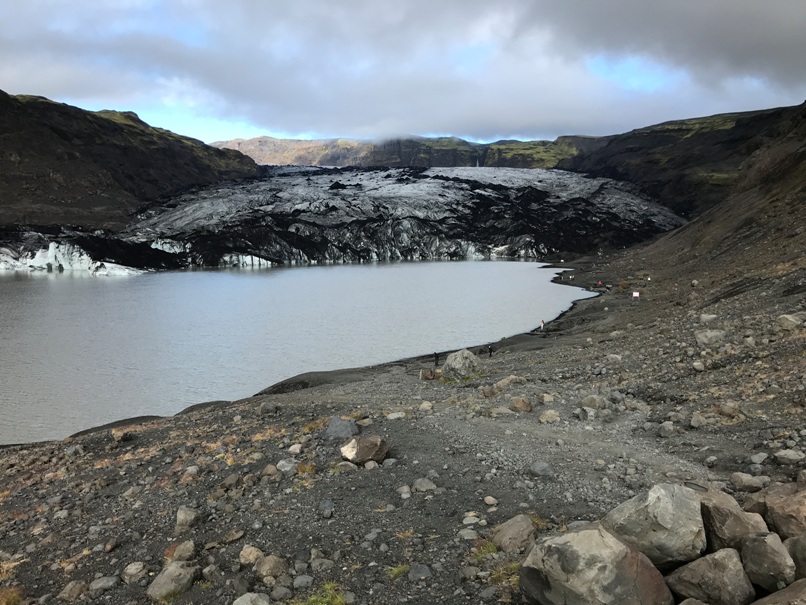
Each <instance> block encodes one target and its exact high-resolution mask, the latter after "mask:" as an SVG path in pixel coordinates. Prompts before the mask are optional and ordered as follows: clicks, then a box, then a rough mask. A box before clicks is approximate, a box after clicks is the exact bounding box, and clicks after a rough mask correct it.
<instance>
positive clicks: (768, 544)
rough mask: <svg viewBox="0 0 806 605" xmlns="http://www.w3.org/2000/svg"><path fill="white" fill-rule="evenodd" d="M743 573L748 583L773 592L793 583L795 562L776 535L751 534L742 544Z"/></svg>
mask: <svg viewBox="0 0 806 605" xmlns="http://www.w3.org/2000/svg"><path fill="white" fill-rule="evenodd" d="M741 555H742V561H743V562H744V571H745V573H746V574H747V577H748V578H750V581H751V582H752V583H753V584H755V585H756V586H760V587H761V588H763V589H764V590H766V591H767V592H775V591H776V590H780V589H781V588H784V587H786V586H789V585H790V584H791V583H792V582H794V581H795V562H794V561H793V560H792V557H791V556H790V555H789V552H788V551H787V549H786V548H785V547H784V545H783V543H782V542H781V538H779V537H778V534H773V533H767V534H753V535H751V536H747V537H746V538H745V539H744V541H743V542H742V550H741Z"/></svg>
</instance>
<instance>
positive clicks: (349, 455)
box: [339, 435, 389, 464]
mask: <svg viewBox="0 0 806 605" xmlns="http://www.w3.org/2000/svg"><path fill="white" fill-rule="evenodd" d="M339 451H340V452H341V455H342V456H343V457H344V459H345V460H347V461H348V462H352V463H353V464H364V463H366V462H369V461H370V460H374V461H375V462H383V459H384V458H386V454H387V453H389V445H388V444H387V443H386V441H385V440H384V439H383V438H382V437H381V436H380V435H370V436H368V437H364V436H360V437H351V438H350V439H348V440H347V441H346V442H345V443H343V444H342V445H341V446H340V447H339Z"/></svg>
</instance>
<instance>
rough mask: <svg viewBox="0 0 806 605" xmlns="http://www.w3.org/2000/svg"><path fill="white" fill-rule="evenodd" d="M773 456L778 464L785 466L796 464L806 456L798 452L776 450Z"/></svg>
mask: <svg viewBox="0 0 806 605" xmlns="http://www.w3.org/2000/svg"><path fill="white" fill-rule="evenodd" d="M773 456H774V457H775V461H776V462H777V463H778V464H786V465H789V464H797V463H799V462H800V461H801V460H803V459H804V458H806V454H804V453H803V452H800V451H798V450H778V451H777V452H775V453H774V454H773Z"/></svg>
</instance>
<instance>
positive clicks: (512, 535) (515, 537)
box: [491, 515, 535, 553]
mask: <svg viewBox="0 0 806 605" xmlns="http://www.w3.org/2000/svg"><path fill="white" fill-rule="evenodd" d="M534 535H535V525H534V523H532V519H531V518H530V517H529V516H528V515H518V516H516V517H512V518H511V519H509V520H508V521H505V522H504V523H502V524H501V525H499V526H498V527H496V528H495V529H494V530H493V532H492V534H491V540H492V542H493V544H495V545H496V546H497V547H498V548H500V549H501V550H503V551H504V552H508V553H512V552H523V551H524V550H525V549H526V547H527V546H529V544H531V542H532V540H533V538H534Z"/></svg>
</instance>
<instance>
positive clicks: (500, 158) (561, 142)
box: [213, 107, 801, 217]
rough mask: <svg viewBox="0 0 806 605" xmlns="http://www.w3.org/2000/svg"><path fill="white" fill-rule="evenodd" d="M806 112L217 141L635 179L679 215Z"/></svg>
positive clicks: (331, 160) (714, 197) (713, 198)
mask: <svg viewBox="0 0 806 605" xmlns="http://www.w3.org/2000/svg"><path fill="white" fill-rule="evenodd" d="M800 110H801V108H800V107H783V108H777V109H767V110H759V111H749V112H743V113H729V114H719V115H715V116H709V117H701V118H692V119H687V120H676V121H671V122H664V123H662V124H657V125H654V126H647V127H645V128H639V129H637V130H633V131H630V132H627V133H624V134H618V135H613V136H606V137H584V136H564V137H559V138H558V139H556V140H555V141H515V140H506V141H497V142H495V143H489V144H480V143H471V142H468V141H465V140H463V139H459V138H455V137H445V138H433V139H429V138H421V137H410V138H402V139H393V140H389V141H383V142H367V141H355V140H350V139H328V140H319V141H296V140H288V139H273V138H271V137H258V138H255V139H249V140H243V139H236V140H233V141H224V142H217V143H213V145H215V146H217V147H222V148H229V149H237V150H238V151H241V152H242V153H244V154H246V155H248V156H250V157H252V158H253V159H254V160H255V161H256V162H257V163H259V164H280V165H283V164H285V165H288V164H298V165H310V166H390V167H407V166H416V167H459V166H482V167H484V166H488V167H510V168H561V169H564V170H570V171H572V172H581V173H584V174H589V175H592V176H600V177H606V178H612V179H616V180H622V181H628V182H631V183H635V184H637V185H638V186H640V187H641V189H642V190H643V192H644V193H646V194H647V195H649V196H651V197H653V198H655V199H657V200H658V201H660V203H661V204H664V205H665V206H667V207H669V208H670V209H672V210H673V211H674V212H676V213H677V214H680V215H682V216H686V217H692V216H696V215H697V214H698V213H700V212H702V211H704V210H706V209H707V208H709V207H711V206H712V205H713V204H715V203H717V202H718V201H720V200H722V199H724V198H725V197H726V196H727V195H728V194H730V193H731V191H732V190H733V188H734V187H735V186H736V184H737V182H738V181H739V167H740V166H741V165H742V164H743V163H744V162H745V161H746V160H747V159H748V158H749V157H750V156H751V155H752V154H753V153H754V152H756V151H757V150H758V149H760V148H761V147H763V146H764V145H766V144H768V143H769V142H770V141H771V140H774V139H775V138H776V137H779V136H781V135H782V134H783V132H784V131H785V130H786V128H787V126H786V124H787V123H788V120H789V119H790V118H791V117H792V116H793V115H796V114H797V113H798V112H799V111H800Z"/></svg>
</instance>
